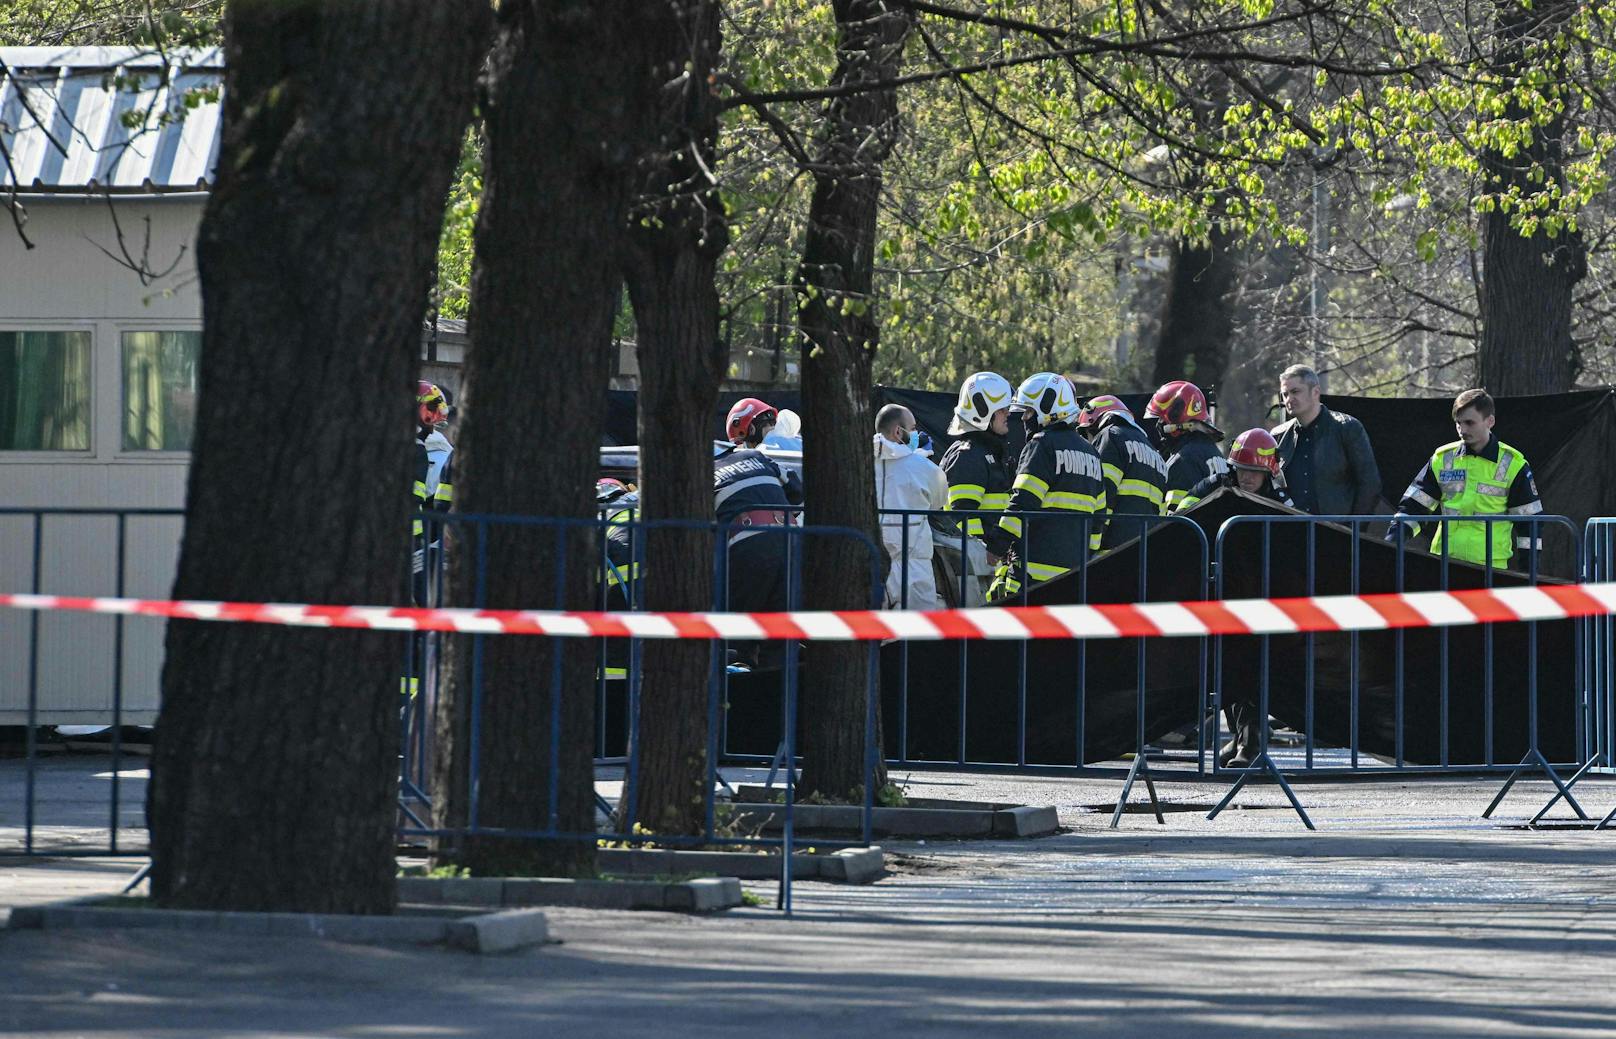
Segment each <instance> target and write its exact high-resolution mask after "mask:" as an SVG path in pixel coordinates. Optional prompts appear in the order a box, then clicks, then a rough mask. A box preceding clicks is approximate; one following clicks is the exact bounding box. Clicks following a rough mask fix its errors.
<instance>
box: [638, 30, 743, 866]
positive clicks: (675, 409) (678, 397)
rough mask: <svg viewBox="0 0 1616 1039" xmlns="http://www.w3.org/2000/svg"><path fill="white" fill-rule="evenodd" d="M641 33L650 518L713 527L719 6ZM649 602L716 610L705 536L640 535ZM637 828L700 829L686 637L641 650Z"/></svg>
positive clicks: (697, 701)
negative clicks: (646, 141) (647, 61)
mask: <svg viewBox="0 0 1616 1039" xmlns="http://www.w3.org/2000/svg"><path fill="white" fill-rule="evenodd" d="M645 21H646V25H645V30H644V31H645V32H646V34H647V36H648V37H649V38H650V39H652V40H653V41H655V46H656V48H657V53H656V54H655V55H654V56H653V64H652V65H651V67H650V69H649V73H650V76H651V82H650V83H649V87H650V88H651V89H652V90H654V91H655V96H656V97H657V108H656V116H657V123H656V126H655V133H656V141H655V144H654V146H653V149H652V151H651V153H650V154H649V155H648V156H647V157H646V159H645V160H644V162H643V163H642V166H641V172H642V174H643V180H642V181H641V184H640V198H639V201H638V203H637V204H636V206H635V209H634V212H633V214H632V217H631V221H630V233H629V243H630V248H629V250H628V254H627V255H628V262H627V264H626V273H627V276H628V289H629V298H630V300H631V301H632V303H633V305H634V318H635V334H636V337H637V349H638V351H639V361H640V383H639V430H640V436H639V441H640V467H641V477H642V479H645V478H646V474H650V476H649V480H648V482H647V486H646V487H645V492H646V493H645V495H644V497H643V499H642V509H641V516H642V517H643V518H644V519H645V520H647V521H653V522H654V521H657V520H700V521H706V522H711V521H712V518H713V450H712V442H713V433H714V430H713V429H712V426H711V423H712V417H711V416H712V414H713V408H714V407H715V405H716V404H717V401H718V388H719V384H720V383H721V382H722V380H723V378H724V372H725V370H726V368H727V366H728V362H729V355H728V351H726V350H725V348H724V344H723V343H722V342H721V341H720V340H719V337H718V290H717V287H716V284H715V281H714V278H715V274H716V270H717V266H718V260H719V258H720V257H721V256H722V255H723V252H724V247H725V245H726V243H727V242H728V229H727V226H726V224H725V221H724V210H723V203H722V201H721V200H720V199H719V197H718V189H717V185H716V183H715V182H714V180H713V177H712V171H713V169H714V167H715V166H716V164H717V155H716V148H715V142H716V139H717V136H718V110H717V106H716V104H715V98H714V96H713V93H712V88H711V86H710V78H711V73H712V70H713V67H714V65H715V63H716V62H717V59H718V54H719V47H720V38H721V33H720V26H719V10H718V5H717V4H716V3H714V2H712V0H660V2H656V3H653V4H651V5H649V6H648V9H647V13H646V16H645ZM646 559H647V564H648V565H647V568H646V577H645V595H646V598H645V604H646V607H647V608H648V609H652V610H705V609H710V608H711V607H712V605H713V564H714V552H713V539H712V536H711V535H710V534H708V533H707V532H705V531H697V530H680V529H653V530H650V531H648V533H647V539H646ZM642 652H643V657H642V661H641V663H642V674H643V676H644V677H643V680H642V683H641V689H640V710H639V719H638V726H637V732H638V737H639V755H640V766H639V779H638V790H637V791H636V795H635V819H634V820H633V821H635V822H639V823H641V824H642V825H643V826H644V827H646V828H647V829H650V830H652V831H653V832H656V833H681V834H694V833H699V832H701V829H702V826H703V824H704V821H705V812H704V810H703V809H704V804H705V800H706V791H707V786H708V777H707V752H708V744H709V733H710V727H709V724H708V723H709V714H708V677H709V674H710V671H709V669H710V667H711V665H712V647H711V646H710V645H709V644H708V643H705V642H697V641H693V640H677V641H657V640H653V641H650V642H647V643H645V644H644V647H643V650H642Z"/></svg>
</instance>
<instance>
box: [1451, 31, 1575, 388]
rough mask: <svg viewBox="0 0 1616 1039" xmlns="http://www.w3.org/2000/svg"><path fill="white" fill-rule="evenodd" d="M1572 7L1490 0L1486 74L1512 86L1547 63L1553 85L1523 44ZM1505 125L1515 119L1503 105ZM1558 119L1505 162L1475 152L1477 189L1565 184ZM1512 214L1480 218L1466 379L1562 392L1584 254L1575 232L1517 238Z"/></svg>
mask: <svg viewBox="0 0 1616 1039" xmlns="http://www.w3.org/2000/svg"><path fill="white" fill-rule="evenodd" d="M1576 7H1577V5H1576V4H1573V3H1570V2H1568V0H1537V2H1536V3H1532V4H1526V3H1523V2H1521V0H1498V2H1497V4H1496V11H1497V15H1496V17H1497V26H1498V32H1497V38H1498V39H1499V41H1500V43H1499V49H1498V51H1497V52H1496V54H1495V55H1494V61H1493V65H1494V71H1496V72H1497V73H1499V74H1500V75H1502V76H1504V77H1505V78H1506V79H1507V80H1508V81H1510V82H1514V81H1515V80H1516V79H1518V78H1519V77H1520V75H1521V73H1522V72H1523V71H1524V70H1525V69H1526V68H1527V67H1529V66H1539V65H1542V64H1544V63H1545V62H1547V63H1548V64H1550V65H1551V66H1552V67H1554V68H1555V69H1557V70H1558V71H1557V74H1553V82H1554V83H1556V84H1558V83H1562V82H1564V81H1565V80H1566V78H1567V70H1566V69H1565V61H1564V60H1563V57H1561V56H1560V55H1559V54H1558V53H1557V52H1556V53H1554V54H1553V55H1552V56H1551V55H1545V54H1543V53H1541V52H1539V53H1537V54H1534V55H1528V54H1527V53H1526V48H1525V41H1527V40H1532V41H1536V42H1539V43H1541V42H1542V41H1545V40H1552V39H1554V37H1555V34H1556V32H1558V31H1560V29H1561V28H1562V27H1563V22H1564V21H1565V20H1566V19H1567V18H1568V17H1570V16H1571V15H1572V14H1573V13H1574V11H1575V9H1576ZM1508 114H1509V118H1511V119H1520V118H1522V117H1523V115H1524V112H1523V111H1522V110H1521V109H1520V108H1519V107H1517V106H1511V108H1510V111H1509V113H1508ZM1564 135H1565V119H1564V117H1563V116H1559V117H1556V118H1554V119H1552V120H1551V121H1549V122H1547V123H1545V124H1542V125H1540V126H1539V127H1538V128H1537V130H1536V132H1535V133H1534V134H1533V137H1532V143H1531V146H1530V147H1529V148H1527V149H1525V150H1524V151H1522V152H1520V153H1518V154H1517V155H1516V156H1515V157H1513V158H1506V157H1505V156H1503V155H1501V154H1499V153H1497V152H1488V153H1485V154H1484V155H1483V157H1482V168H1483V171H1484V175H1485V177H1486V190H1487V191H1488V193H1490V194H1494V195H1502V194H1504V193H1507V192H1509V191H1510V190H1511V189H1515V190H1518V191H1520V192H1521V193H1522V195H1524V196H1527V197H1530V196H1533V195H1536V194H1539V193H1541V192H1542V191H1543V190H1544V189H1545V188H1546V187H1547V186H1548V185H1550V184H1555V185H1563V184H1564V183H1565V165H1564V164H1565V149H1564V142H1563V139H1564ZM1518 215H1519V211H1518V209H1516V208H1515V207H1509V208H1508V209H1507V210H1506V209H1505V208H1503V207H1495V208H1494V209H1492V210H1491V211H1489V212H1486V213H1484V214H1483V215H1482V236H1483V245H1482V289H1481V342H1480V344H1479V346H1478V350H1477V362H1476V379H1477V383H1478V384H1479V385H1481V386H1485V387H1486V388H1487V389H1488V390H1489V391H1490V392H1492V393H1494V394H1530V393H1563V392H1565V391H1566V390H1569V389H1571V388H1572V386H1573V384H1574V382H1575V380H1576V376H1577V367H1578V364H1577V352H1576V347H1575V345H1574V344H1573V342H1572V338H1571V299H1572V291H1573V289H1574V288H1575V286H1576V284H1577V282H1579V281H1581V280H1582V278H1583V276H1584V275H1586V274H1587V272H1588V261H1587V251H1586V249H1585V248H1584V245H1583V241H1582V237H1581V235H1580V234H1579V233H1577V232H1575V231H1571V232H1564V231H1562V232H1560V234H1558V235H1557V236H1556V237H1553V238H1550V237H1549V236H1548V234H1547V233H1546V232H1545V231H1544V230H1543V229H1541V228H1539V229H1538V230H1537V231H1536V233H1535V234H1531V235H1523V234H1522V233H1521V231H1520V230H1519V229H1518V228H1516V227H1515V226H1512V224H1511V221H1512V219H1514V218H1515V217H1517V216H1518Z"/></svg>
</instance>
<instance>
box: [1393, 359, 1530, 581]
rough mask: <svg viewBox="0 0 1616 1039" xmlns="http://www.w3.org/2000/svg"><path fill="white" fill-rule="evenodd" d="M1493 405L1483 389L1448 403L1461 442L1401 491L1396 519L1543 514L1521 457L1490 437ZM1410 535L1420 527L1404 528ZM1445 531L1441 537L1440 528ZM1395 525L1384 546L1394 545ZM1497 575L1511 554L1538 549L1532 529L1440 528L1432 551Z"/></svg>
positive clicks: (1494, 526) (1526, 526) (1436, 455)
mask: <svg viewBox="0 0 1616 1039" xmlns="http://www.w3.org/2000/svg"><path fill="white" fill-rule="evenodd" d="M1493 421H1494V416H1493V399H1492V397H1490V396H1488V395H1487V391H1486V390H1479V389H1478V390H1465V391H1464V392H1463V393H1461V394H1459V396H1458V397H1457V398H1455V399H1454V401H1453V428H1454V429H1455V430H1456V431H1457V432H1458V434H1459V439H1458V440H1456V441H1454V442H1453V443H1451V444H1443V445H1442V446H1441V447H1439V448H1437V449H1436V452H1435V453H1434V454H1432V455H1431V460H1430V461H1429V462H1427V463H1425V468H1424V469H1421V470H1420V474H1419V475H1418V476H1416V477H1415V478H1414V482H1413V483H1411V484H1409V485H1408V490H1406V491H1404V492H1403V500H1402V501H1401V502H1399V503H1398V505H1397V514H1398V516H1399V517H1403V516H1405V515H1409V514H1422V513H1423V514H1426V515H1435V514H1438V513H1440V514H1441V515H1443V516H1505V515H1508V516H1521V517H1527V516H1536V515H1538V514H1539V513H1541V512H1542V511H1543V502H1542V500H1541V499H1540V498H1538V494H1537V482H1536V481H1535V480H1533V479H1532V467H1531V466H1530V465H1528V464H1527V461H1526V456H1525V455H1523V454H1521V453H1520V452H1519V451H1518V450H1516V449H1515V448H1513V447H1510V446H1509V445H1508V444H1506V443H1504V442H1503V441H1501V440H1499V439H1498V437H1496V436H1495V435H1493ZM1405 526H1406V527H1410V528H1412V533H1415V534H1417V533H1418V532H1419V529H1420V528H1419V524H1417V523H1414V522H1411V521H1405ZM1444 527H1445V528H1446V530H1445V531H1444V530H1443V529H1442V528H1444ZM1396 537H1397V527H1396V525H1395V524H1394V525H1393V526H1392V529H1391V531H1390V533H1388V534H1387V540H1388V541H1390V540H1395V539H1396ZM1444 541H1446V542H1447V546H1448V557H1449V558H1450V559H1461V560H1464V561H1465V562H1467V563H1477V564H1479V565H1482V566H1486V565H1487V564H1488V563H1489V562H1490V563H1491V564H1492V565H1493V566H1494V567H1497V568H1499V569H1503V568H1506V567H1508V566H1509V563H1510V559H1511V557H1512V556H1513V554H1514V550H1515V549H1517V548H1520V549H1535V548H1539V547H1541V545H1540V543H1539V539H1538V532H1537V530H1536V528H1535V525H1533V524H1530V523H1521V524H1515V523H1502V522H1499V523H1463V522H1460V523H1446V524H1438V529H1437V531H1436V533H1435V534H1434V535H1433V536H1432V539H1431V551H1432V553H1434V554H1438V555H1440V554H1441V552H1442V545H1443V542H1444Z"/></svg>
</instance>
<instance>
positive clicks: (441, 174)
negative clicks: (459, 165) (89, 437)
mask: <svg viewBox="0 0 1616 1039" xmlns="http://www.w3.org/2000/svg"><path fill="white" fill-rule="evenodd" d="M487 10H488V8H487V4H486V3H482V2H479V0H395V2H393V3H387V4H382V3H352V2H334V0H325V2H321V0H300V2H296V3H293V2H287V0H277V2H268V0H236V2H234V3H232V4H230V6H229V8H228V10H227V12H226V23H225V28H226V39H227V45H226V53H227V55H228V61H227V64H226V71H225V83H224V136H223V143H222V145H221V150H220V158H219V164H218V179H217V183H216V185H215V187H214V189H213V193H212V195H211V197H210V198H209V200H208V204H207V208H206V210H205V212H204V214H203V220H202V226H201V230H200V231H199V233H198V237H197V267H198V273H199V277H200V280H201V289H202V304H203V318H204V330H203V340H202V344H203V345H202V374H201V380H202V387H203V392H202V395H201V398H200V401H199V408H198V414H197V422H196V437H195V441H194V445H193V449H192V458H191V470H190V486H189V493H188V495H187V512H186V525H185V540H184V544H183V546H182V549H181V553H180V560H179V571H178V576H177V578H176V580H175V584H174V595H175V596H176V597H179V598H185V599H225V600H247V601H270V602H276V601H279V602H310V603H383V602H393V601H404V600H403V596H404V593H405V589H406V585H407V580H408V573H409V568H408V560H409V554H410V546H409V536H410V522H409V511H410V495H409V477H408V473H409V471H410V470H409V457H410V455H409V451H410V449H411V446H412V445H411V442H410V429H411V425H412V421H413V413H412V404H411V401H412V397H413V390H414V378H415V373H416V366H417V363H418V362H417V358H418V356H419V350H420V340H421V330H420V325H421V315H422V314H423V313H425V311H426V306H427V293H428V290H429V287H430V280H431V273H432V260H433V255H434V252H435V250H436V248H437V240H438V232H439V228H440V226H441V223H442V217H443V206H444V199H445V196H446V193H447V191H448V184H449V176H450V173H451V172H452V171H453V169H454V164H455V159H456V157H457V155H458V153H459V147H460V138H461V135H462V134H463V133H464V132H465V126H466V122H467V119H468V118H469V116H470V110H471V100H472V95H473V87H474V83H475V79H476V73H477V61H478V58H479V57H480V56H481V54H482V48H483V46H484V45H485V43H486V27H487ZM403 656H404V644H403V642H402V641H401V640H400V638H399V637H398V636H386V635H371V634H359V633H339V632H319V631H299V630H296V629H292V628H279V627H270V626H264V625H254V624H214V623H202V622H189V621H177V622H173V623H171V624H170V625H169V628H168V636H167V646H166V657H165V662H164V669H163V706H162V711H161V713H160V715H159V718H158V723H157V729H156V744H155V747H154V748H153V751H154V752H153V756H152V762H151V764H152V782H151V791H150V795H149V798H148V801H147V819H148V823H149V825H150V828H151V846H152V891H153V894H154V896H155V897H156V898H157V899H158V900H159V901H161V902H162V903H164V904H165V905H170V906H178V907H184V908H198V909H200V908H208V909H244V910H297V911H310V912H339V913H355V912H357V913H380V912H387V911H390V910H391V908H392V905H393V900H394V895H393V875H394V872H395V866H394V862H393V852H394V839H393V823H394V817H395V813H396V807H395V805H396V796H397V786H398V761H397V759H398V743H399V737H398V707H399V704H398V695H399V694H398V682H399V669H400V665H401V663H402V660H403Z"/></svg>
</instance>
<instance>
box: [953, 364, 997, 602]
mask: <svg viewBox="0 0 1616 1039" xmlns="http://www.w3.org/2000/svg"><path fill="white" fill-rule="evenodd" d="M1014 397H1015V388H1014V387H1013V386H1011V385H1010V381H1009V380H1008V379H1006V378H1005V377H1004V376H1002V375H999V374H997V373H996V372H977V373H976V374H974V375H972V376H970V377H969V378H967V379H966V380H965V381H964V382H963V383H962V384H961V385H960V392H959V402H958V403H957V404H955V406H954V417H953V418H952V419H951V420H950V421H949V424H948V432H949V435H950V436H954V437H958V438H959V439H957V440H955V441H954V442H953V443H952V444H950V445H949V447H948V450H947V451H946V452H944V453H943V460H942V463H941V468H942V470H943V475H944V476H945V477H947V478H948V508H949V510H950V511H952V512H1003V511H1004V508H1005V506H1006V505H1008V504H1009V503H1010V481H1011V479H1012V471H1011V468H1010V458H1009V447H1008V445H1007V443H1006V440H1005V437H1006V435H1007V434H1008V433H1009V432H1010V404H1011V401H1012V400H1013V399H1014ZM965 531H966V533H967V534H969V535H970V537H971V540H970V541H969V542H967V544H966V559H965V561H964V567H965V572H966V573H969V574H971V575H972V576H973V578H974V579H973V580H972V581H971V582H970V584H969V585H968V588H973V589H975V590H974V591H972V592H971V593H970V594H969V596H968V598H967V601H966V603H965V605H968V606H973V605H979V604H980V597H981V594H982V587H981V583H980V582H981V578H983V577H985V576H986V575H987V574H989V573H993V572H995V570H996V569H1001V568H1003V567H1004V557H1005V555H1006V554H1007V553H1008V552H1009V551H1010V546H1011V543H1012V542H1011V540H1010V537H1009V535H1007V534H1005V533H1004V532H1003V531H1002V530H1000V529H999V522H998V520H997V519H996V518H995V517H991V516H989V517H983V516H969V517H967V518H966V520H965Z"/></svg>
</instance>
